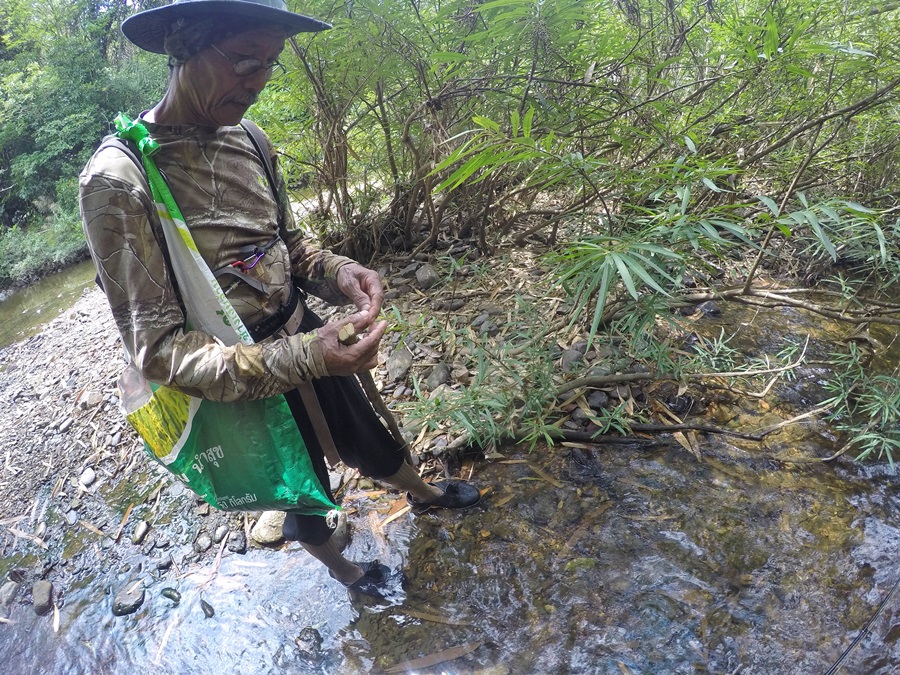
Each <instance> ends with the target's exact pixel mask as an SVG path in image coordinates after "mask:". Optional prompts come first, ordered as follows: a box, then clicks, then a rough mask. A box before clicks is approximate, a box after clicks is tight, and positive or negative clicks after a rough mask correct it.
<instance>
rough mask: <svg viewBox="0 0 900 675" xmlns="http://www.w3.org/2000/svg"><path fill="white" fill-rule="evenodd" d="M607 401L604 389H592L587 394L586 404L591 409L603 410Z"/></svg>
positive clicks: (607, 397)
mask: <svg viewBox="0 0 900 675" xmlns="http://www.w3.org/2000/svg"><path fill="white" fill-rule="evenodd" d="M607 403H609V396H607V394H606V392H605V391H592V392H591V393H590V394H588V398H587V404H588V406H590V407H591V409H592V410H603V409H604V408H605V407H606V404H607Z"/></svg>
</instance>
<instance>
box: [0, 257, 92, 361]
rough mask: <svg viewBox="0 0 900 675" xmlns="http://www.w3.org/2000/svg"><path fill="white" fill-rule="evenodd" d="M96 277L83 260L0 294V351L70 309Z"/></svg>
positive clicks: (90, 265)
mask: <svg viewBox="0 0 900 675" xmlns="http://www.w3.org/2000/svg"><path fill="white" fill-rule="evenodd" d="M95 274H96V271H95V269H94V265H93V263H92V262H91V261H90V260H86V261H84V262H82V263H79V264H77V265H74V266H72V267H69V268H67V269H65V270H63V271H61V272H58V273H57V274H53V275H51V276H49V277H45V278H43V279H41V280H40V281H37V282H35V283H34V284H32V285H30V286H26V287H25V288H21V289H16V290H14V291H4V292H0V349H2V348H3V347H6V346H8V345H11V344H12V343H14V342H19V341H20V340H24V339H25V338H27V337H30V336H32V335H34V334H36V333H37V332H38V331H39V330H40V328H41V326H43V325H44V324H45V323H47V322H48V321H50V320H51V319H54V318H56V317H57V316H58V315H59V314H61V313H62V312H65V311H66V310H67V309H69V308H70V307H71V306H72V304H73V303H74V302H75V299H76V298H77V297H78V296H79V295H81V293H82V292H83V291H84V289H85V288H88V287H89V286H91V285H92V284H93V283H94V275H95Z"/></svg>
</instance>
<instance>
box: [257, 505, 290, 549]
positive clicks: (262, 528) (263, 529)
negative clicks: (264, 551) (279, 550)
mask: <svg viewBox="0 0 900 675" xmlns="http://www.w3.org/2000/svg"><path fill="white" fill-rule="evenodd" d="M283 524H284V512H283V511H264V512H263V514H262V515H261V516H260V517H259V520H257V521H256V524H255V525H254V526H253V529H251V530H250V538H251V539H253V541H255V542H257V543H258V544H276V543H278V542H279V541H281V540H282V539H283V535H282V534H281V526H282V525H283Z"/></svg>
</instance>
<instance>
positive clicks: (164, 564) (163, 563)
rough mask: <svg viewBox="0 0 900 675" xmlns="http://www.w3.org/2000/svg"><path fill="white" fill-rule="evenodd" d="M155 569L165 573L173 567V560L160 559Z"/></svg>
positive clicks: (169, 558) (155, 564) (168, 558)
mask: <svg viewBox="0 0 900 675" xmlns="http://www.w3.org/2000/svg"><path fill="white" fill-rule="evenodd" d="M154 567H155V568H156V569H157V570H158V571H160V572H165V571H166V570H167V569H169V568H170V567H172V558H171V557H166V558H159V559H158V560H157V561H156V563H154Z"/></svg>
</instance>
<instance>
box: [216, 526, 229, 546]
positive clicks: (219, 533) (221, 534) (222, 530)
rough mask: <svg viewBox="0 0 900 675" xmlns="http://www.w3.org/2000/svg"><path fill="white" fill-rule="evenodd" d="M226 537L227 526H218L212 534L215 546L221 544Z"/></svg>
mask: <svg viewBox="0 0 900 675" xmlns="http://www.w3.org/2000/svg"><path fill="white" fill-rule="evenodd" d="M227 536H228V526H227V525H219V526H218V527H217V528H216V531H215V532H214V533H213V541H214V542H215V543H217V544H221V543H222V540H223V539H224V538H225V537H227Z"/></svg>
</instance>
